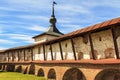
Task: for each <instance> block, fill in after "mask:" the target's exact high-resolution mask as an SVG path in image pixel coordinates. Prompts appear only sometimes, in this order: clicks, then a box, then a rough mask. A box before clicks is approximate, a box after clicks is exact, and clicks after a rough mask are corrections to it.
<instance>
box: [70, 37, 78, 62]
mask: <svg viewBox="0 0 120 80" xmlns="http://www.w3.org/2000/svg"><path fill="white" fill-rule="evenodd" d="M70 40H71V44H72V50H73V54H74V59H75V60H77V58H76V52H75V46H74V41H73V38H71V39H70Z"/></svg>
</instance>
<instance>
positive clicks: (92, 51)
mask: <svg viewBox="0 0 120 80" xmlns="http://www.w3.org/2000/svg"><path fill="white" fill-rule="evenodd" d="M88 35H89V41H90V47H91V55H92V58H93V59H94V60H96V58H95V53H94V46H93V42H92V37H91V33H89V34H88Z"/></svg>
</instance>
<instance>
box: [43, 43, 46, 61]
mask: <svg viewBox="0 0 120 80" xmlns="http://www.w3.org/2000/svg"><path fill="white" fill-rule="evenodd" d="M43 57H44V61H45V60H46V57H45V44H43Z"/></svg>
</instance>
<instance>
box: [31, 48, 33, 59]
mask: <svg viewBox="0 0 120 80" xmlns="http://www.w3.org/2000/svg"><path fill="white" fill-rule="evenodd" d="M31 60H32V61H33V48H31Z"/></svg>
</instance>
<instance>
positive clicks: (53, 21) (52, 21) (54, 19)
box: [50, 0, 57, 27]
mask: <svg viewBox="0 0 120 80" xmlns="http://www.w3.org/2000/svg"><path fill="white" fill-rule="evenodd" d="M55 4H57V3H56V2H55V1H54V0H53V3H52V15H51V18H50V23H51V26H52V27H55V23H56V21H57V20H56V18H55V14H54V12H55V10H54V5H55Z"/></svg>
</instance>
